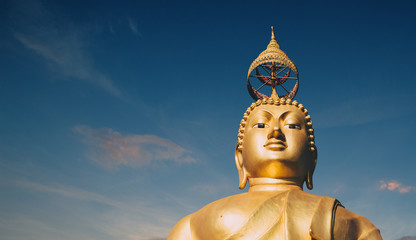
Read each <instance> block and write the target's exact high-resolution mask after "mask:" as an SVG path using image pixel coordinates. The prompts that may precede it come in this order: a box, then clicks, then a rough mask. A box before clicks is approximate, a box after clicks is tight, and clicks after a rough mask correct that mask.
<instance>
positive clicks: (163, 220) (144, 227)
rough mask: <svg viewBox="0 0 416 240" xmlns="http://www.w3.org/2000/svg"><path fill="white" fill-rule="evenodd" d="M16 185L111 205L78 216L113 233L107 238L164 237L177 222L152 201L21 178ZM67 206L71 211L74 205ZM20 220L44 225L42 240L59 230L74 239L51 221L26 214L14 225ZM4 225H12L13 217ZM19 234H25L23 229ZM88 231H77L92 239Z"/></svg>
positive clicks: (90, 224)
mask: <svg viewBox="0 0 416 240" xmlns="http://www.w3.org/2000/svg"><path fill="white" fill-rule="evenodd" d="M16 185H17V186H18V187H20V188H25V189H28V190H30V191H33V192H40V193H49V194H54V195H57V196H61V197H66V198H69V199H75V200H79V201H87V202H93V203H100V204H105V205H107V206H110V207H111V208H109V209H110V210H109V211H100V212H94V210H91V209H89V210H88V211H89V214H87V215H86V216H83V217H79V218H78V219H77V221H82V222H84V224H87V225H88V226H89V228H91V229H94V230H96V231H98V232H100V233H104V234H105V235H106V236H111V237H109V238H106V239H128V240H148V239H152V238H154V239H163V238H161V237H164V236H167V234H168V232H169V231H170V229H171V228H172V227H173V225H174V223H175V222H176V221H177V219H176V218H177V217H176V216H175V215H176V214H172V212H169V210H167V209H166V208H164V207H161V206H152V204H151V203H148V202H141V203H140V202H134V203H127V202H122V201H117V200H114V199H112V198H110V197H107V196H104V195H101V194H98V193H94V192H90V191H85V190H83V189H79V188H76V187H72V186H68V185H62V184H42V183H37V182H30V181H26V180H23V181H22V180H21V181H16ZM42 196H45V195H42ZM44 201H49V199H46V198H45V199H44ZM66 209H68V210H70V209H71V207H69V208H66ZM71 211H82V209H77V208H76V209H72V210H71ZM63 217H65V216H63ZM98 219H99V221H98ZM18 223H24V224H25V225H27V227H30V228H34V227H36V226H42V228H41V229H38V231H40V233H39V238H33V239H43V238H42V237H43V236H44V235H45V234H42V233H49V235H50V236H56V235H57V233H59V236H60V237H59V239H73V238H71V236H73V234H72V233H71V235H67V234H63V233H62V232H60V231H59V230H60V229H59V228H60V227H58V226H56V225H54V224H52V223H49V222H48V221H47V220H46V219H44V221H38V220H33V218H31V217H30V216H24V215H23V216H19V217H18V218H17V219H15V224H18ZM4 224H10V220H9V221H7V222H5V223H4ZM52 225H54V226H52ZM57 227H58V228H57ZM20 234H25V233H23V232H21V233H20ZM89 234H90V233H78V235H80V236H82V238H81V239H88V238H90V235H89ZM87 237H88V238H87ZM51 239H53V237H51ZM91 239H92V238H91Z"/></svg>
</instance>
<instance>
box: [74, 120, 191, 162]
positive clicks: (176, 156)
mask: <svg viewBox="0 0 416 240" xmlns="http://www.w3.org/2000/svg"><path fill="white" fill-rule="evenodd" d="M74 131H75V132H77V133H79V134H81V135H82V136H83V141H84V143H85V144H87V146H88V147H89V154H88V156H89V158H90V159H91V160H92V161H94V162H96V163H98V164H100V165H101V166H103V167H106V168H109V169H114V168H117V167H118V166H120V165H124V166H129V167H142V166H146V165H152V164H155V163H157V162H161V161H173V162H175V163H177V164H182V163H192V162H195V161H196V160H195V159H194V158H193V157H191V155H190V152H189V151H187V150H185V149H184V148H182V147H181V146H179V145H177V144H176V143H174V142H172V141H170V140H168V139H164V138H160V137H157V136H154V135H122V134H121V133H119V132H117V131H114V130H112V129H110V128H103V129H92V128H90V127H88V126H76V127H74Z"/></svg>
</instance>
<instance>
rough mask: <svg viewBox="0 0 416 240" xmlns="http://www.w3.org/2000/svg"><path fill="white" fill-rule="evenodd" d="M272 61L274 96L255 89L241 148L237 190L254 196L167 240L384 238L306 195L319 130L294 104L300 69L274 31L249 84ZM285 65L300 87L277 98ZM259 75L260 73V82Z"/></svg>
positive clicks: (222, 204)
mask: <svg viewBox="0 0 416 240" xmlns="http://www.w3.org/2000/svg"><path fill="white" fill-rule="evenodd" d="M273 48H274V49H273ZM276 48H278V49H276ZM266 61H267V62H269V63H267V64H268V65H266V67H268V68H269V69H268V70H269V71H267V72H268V73H270V76H269V77H268V78H267V79H268V80H267V79H266V80H265V81H266V83H270V85H271V86H272V94H271V96H270V97H267V96H265V95H263V94H261V93H259V92H258V90H254V89H251V90H250V89H249V91H251V92H250V94H251V95H252V96H253V95H254V96H255V97H258V98H259V99H258V100H257V101H256V102H255V103H253V104H251V106H250V107H249V108H248V109H247V111H246V112H245V113H244V116H243V119H242V121H241V124H240V129H239V133H238V143H237V146H236V149H235V163H236V165H237V169H238V175H239V187H240V189H243V188H244V187H245V185H246V182H247V181H248V182H249V190H248V192H246V193H241V194H237V195H233V196H229V197H226V198H223V199H220V200H217V201H215V202H212V203H210V204H208V205H207V206H205V207H203V208H202V209H200V210H199V211H197V212H195V213H193V214H190V215H188V216H186V217H184V218H183V219H182V220H181V221H179V222H178V223H177V224H176V226H175V227H174V228H173V230H172V231H171V233H170V235H169V236H168V240H237V239H238V240H243V239H244V240H254V239H255V240H268V239H278V240H284V239H287V240H307V239H309V240H312V239H315V240H333V239H335V240H344V239H360V240H361V239H362V240H364V239H369V240H376V239H382V238H381V235H380V232H379V230H378V229H377V228H376V227H375V226H374V225H373V224H372V223H371V222H370V221H369V220H368V219H366V218H365V217H362V216H360V215H357V214H355V213H353V212H351V211H349V210H347V209H345V208H344V207H343V206H342V205H341V204H340V203H339V202H338V201H337V200H336V199H333V198H330V197H321V196H317V195H313V194H310V193H306V192H304V191H302V189H303V184H304V182H306V186H307V187H308V189H312V187H313V185H312V176H313V172H314V169H315V165H316V161H317V148H316V146H315V142H314V130H313V128H312V121H311V118H310V115H309V114H308V111H307V110H306V109H305V108H304V106H303V105H302V104H298V103H297V101H292V99H291V98H293V97H294V95H295V94H296V91H297V87H298V78H297V69H296V66H295V65H294V64H293V62H291V61H290V60H289V58H288V57H287V56H286V54H284V53H283V51H281V50H280V47H279V45H277V42H276V39H275V37H274V33H273V30H272V40H271V43H270V44H269V46H268V48H267V49H266V50H265V51H264V52H262V54H260V55H259V57H258V58H257V59H256V60H255V61H254V62H253V64H252V66H251V67H250V69H251V70H249V74H248V78H249V76H250V72H252V70H253V69H254V68H255V67H256V66H260V65H261V64H266V63H265V62H266ZM270 63H271V64H270ZM283 64H284V65H283ZM274 66H278V67H274ZM283 66H288V69H291V71H292V73H295V74H296V77H295V78H296V84H295V87H294V90H292V91H290V92H289V91H287V94H286V95H284V96H283V97H279V95H278V94H277V92H276V86H277V85H278V84H281V83H282V82H283V81H282V77H280V78H279V77H278V76H277V75H276V74H274V72H279V71H280V70H282V69H283V68H282V67H283ZM262 67H264V66H262ZM266 70H267V69H266ZM275 70H276V71H275ZM280 72H282V71H280ZM259 75H260V73H259V72H258V71H256V74H255V76H256V77H259ZM285 76H287V75H285ZM261 77H263V75H262V76H261ZM279 79H280V80H279ZM248 87H249V88H250V87H251V84H249V82H248Z"/></svg>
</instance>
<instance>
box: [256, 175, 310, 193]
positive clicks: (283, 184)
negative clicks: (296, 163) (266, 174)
mask: <svg viewBox="0 0 416 240" xmlns="http://www.w3.org/2000/svg"><path fill="white" fill-rule="evenodd" d="M248 182H249V184H250V188H249V189H248V191H249V192H255V191H279V192H280V191H288V190H295V189H298V190H303V181H299V179H298V178H279V179H276V178H249V179H248Z"/></svg>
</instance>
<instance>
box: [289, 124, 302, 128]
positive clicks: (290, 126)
mask: <svg viewBox="0 0 416 240" xmlns="http://www.w3.org/2000/svg"><path fill="white" fill-rule="evenodd" d="M286 127H287V128H289V129H300V125H299V124H287V125H286Z"/></svg>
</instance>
